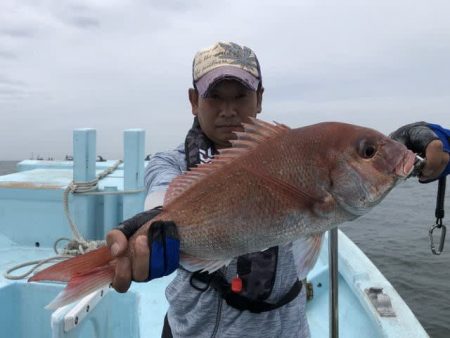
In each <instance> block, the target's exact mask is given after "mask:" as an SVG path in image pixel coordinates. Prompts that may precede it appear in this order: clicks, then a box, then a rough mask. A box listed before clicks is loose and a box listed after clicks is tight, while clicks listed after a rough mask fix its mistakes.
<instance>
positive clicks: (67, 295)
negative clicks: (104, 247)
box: [45, 264, 115, 310]
mask: <svg viewBox="0 0 450 338" xmlns="http://www.w3.org/2000/svg"><path fill="white" fill-rule="evenodd" d="M114 273H115V267H114V266H113V265H109V264H108V265H104V266H101V267H97V268H95V269H93V270H92V271H90V272H89V273H85V274H80V275H75V276H74V277H72V278H71V279H70V281H69V283H68V284H67V286H66V287H65V288H64V290H62V291H61V292H60V293H59V294H58V295H57V296H56V298H55V299H53V300H52V301H51V302H50V304H48V305H47V306H46V307H45V308H46V309H49V310H55V309H57V308H59V307H61V306H64V305H67V304H70V303H72V302H74V301H76V300H78V299H81V298H83V297H84V296H87V295H88V294H90V293H91V292H94V291H96V290H98V289H100V288H102V287H104V286H107V285H109V284H111V282H112V280H113V277H114Z"/></svg>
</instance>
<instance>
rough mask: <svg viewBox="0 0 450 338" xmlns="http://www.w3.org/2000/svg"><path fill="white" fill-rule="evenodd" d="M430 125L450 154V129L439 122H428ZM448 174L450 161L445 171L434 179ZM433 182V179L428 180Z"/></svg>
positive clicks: (449, 172)
mask: <svg viewBox="0 0 450 338" xmlns="http://www.w3.org/2000/svg"><path fill="white" fill-rule="evenodd" d="M428 127H429V128H430V129H431V130H433V131H434V133H435V134H436V136H437V137H439V139H440V140H441V142H442V144H443V146H444V151H445V152H447V153H449V154H450V141H449V139H450V129H445V128H443V127H441V126H440V125H438V124H433V123H428ZM448 174H450V161H449V162H448V164H447V167H446V168H445V169H444V171H443V172H442V174H441V175H440V176H439V177H437V178H436V179H434V180H433V181H435V180H437V179H439V178H441V177H444V176H447V175H448ZM428 182H431V181H427V183H428Z"/></svg>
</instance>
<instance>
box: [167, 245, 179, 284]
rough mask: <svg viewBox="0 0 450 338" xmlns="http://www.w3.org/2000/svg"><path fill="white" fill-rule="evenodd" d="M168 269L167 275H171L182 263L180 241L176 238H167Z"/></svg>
mask: <svg viewBox="0 0 450 338" xmlns="http://www.w3.org/2000/svg"><path fill="white" fill-rule="evenodd" d="M166 260H167V265H166V271H165V273H164V275H165V276H167V275H170V274H171V273H172V272H174V271H175V270H176V269H178V265H179V263H180V241H179V240H178V239H174V238H170V237H168V238H166Z"/></svg>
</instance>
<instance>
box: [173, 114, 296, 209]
mask: <svg viewBox="0 0 450 338" xmlns="http://www.w3.org/2000/svg"><path fill="white" fill-rule="evenodd" d="M242 125H243V126H244V132H235V134H236V136H237V140H232V141H231V143H232V147H231V148H225V149H223V150H220V151H219V155H217V156H215V157H214V158H213V159H211V161H210V162H208V163H202V164H200V165H198V166H197V167H196V168H192V169H191V170H190V171H187V172H186V173H184V174H182V175H180V176H178V177H176V178H175V179H174V180H172V182H171V183H170V185H169V188H168V189H167V193H166V195H165V198H164V207H168V204H170V203H171V202H172V201H174V200H175V199H177V198H178V197H179V196H180V195H182V194H183V193H184V192H185V191H186V190H188V189H189V188H191V187H192V186H194V185H196V184H197V183H199V182H201V181H203V180H204V178H205V177H207V176H208V175H209V174H210V173H211V172H213V171H216V170H218V169H220V168H224V167H225V166H227V165H229V164H230V163H232V162H234V161H235V160H236V159H240V158H242V157H243V156H245V155H247V154H249V153H250V152H252V151H254V150H255V149H256V148H258V146H259V145H260V144H267V141H268V140H271V139H273V138H275V137H278V136H280V135H283V134H285V133H287V132H289V131H290V130H291V129H290V128H289V127H287V126H285V125H282V124H271V123H268V122H265V121H262V120H258V119H256V118H250V123H243V124H242Z"/></svg>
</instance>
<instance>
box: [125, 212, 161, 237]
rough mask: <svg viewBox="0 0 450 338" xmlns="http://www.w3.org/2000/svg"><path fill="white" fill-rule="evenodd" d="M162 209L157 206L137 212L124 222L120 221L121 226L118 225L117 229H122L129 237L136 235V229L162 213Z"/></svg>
mask: <svg viewBox="0 0 450 338" xmlns="http://www.w3.org/2000/svg"><path fill="white" fill-rule="evenodd" d="M161 211H162V207H156V208H153V209H150V210H147V211H144V212H141V213H139V214H136V215H134V216H133V217H131V218H128V219H126V220H124V221H123V222H122V223H120V224H119V226H118V227H117V230H120V231H122V232H123V234H124V235H125V237H126V238H127V239H129V238H130V237H131V236H133V235H134V233H135V232H136V231H138V230H139V228H140V227H141V226H143V225H144V224H145V223H147V222H148V221H150V220H151V219H153V218H155V217H156V216H158V215H159V214H160V213H161Z"/></svg>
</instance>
